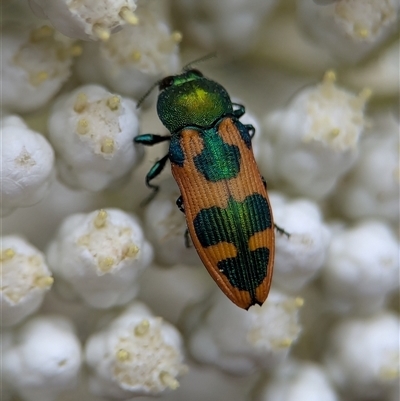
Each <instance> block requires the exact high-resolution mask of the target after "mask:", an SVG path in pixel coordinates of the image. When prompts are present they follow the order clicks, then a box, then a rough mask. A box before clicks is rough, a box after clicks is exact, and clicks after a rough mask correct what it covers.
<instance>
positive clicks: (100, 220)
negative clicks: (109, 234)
mask: <svg viewBox="0 0 400 401" xmlns="http://www.w3.org/2000/svg"><path fill="white" fill-rule="evenodd" d="M107 217H108V214H107V212H106V211H105V210H104V209H101V210H99V213H97V216H96V217H95V219H94V221H93V224H94V225H95V227H96V228H103V227H104V226H105V225H106V222H107Z"/></svg>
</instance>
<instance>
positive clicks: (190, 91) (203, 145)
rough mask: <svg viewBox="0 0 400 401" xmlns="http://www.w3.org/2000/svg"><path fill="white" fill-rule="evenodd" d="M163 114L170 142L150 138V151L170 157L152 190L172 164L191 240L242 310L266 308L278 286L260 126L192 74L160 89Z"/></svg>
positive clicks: (144, 140)
mask: <svg viewBox="0 0 400 401" xmlns="http://www.w3.org/2000/svg"><path fill="white" fill-rule="evenodd" d="M157 84H158V87H159V91H160V93H159V96H158V100H157V113H158V116H159V118H160V120H161V122H162V123H163V125H164V126H165V127H166V128H167V129H168V131H169V132H170V135H167V136H163V135H155V134H143V135H139V136H137V137H136V138H135V139H134V141H135V142H136V143H140V144H143V145H146V146H151V145H155V144H157V143H160V142H164V141H169V142H170V144H169V151H168V153H167V154H166V155H165V156H164V157H162V158H161V159H160V160H159V161H157V162H156V163H155V164H154V165H153V167H152V168H151V169H150V171H149V172H148V174H147V176H146V184H147V186H148V187H150V188H152V189H153V191H154V192H153V194H154V195H155V193H156V192H157V191H158V189H159V187H158V186H157V185H154V184H152V183H151V181H152V180H153V179H154V178H155V177H156V176H157V175H158V174H160V173H161V171H162V170H163V168H164V167H165V165H166V163H167V161H168V160H169V161H170V163H171V170H172V175H173V176H174V178H175V180H176V182H177V184H178V187H179V190H180V193H181V196H180V197H179V198H178V199H177V202H176V203H177V206H178V207H179V209H180V210H181V211H182V212H184V214H185V216H186V222H187V227H188V233H189V234H190V237H191V240H192V242H193V244H194V246H195V248H196V251H197V253H198V254H199V256H200V259H201V260H202V262H203V263H204V265H205V267H206V268H207V270H208V272H209V274H210V275H211V277H212V278H213V279H214V280H215V282H216V283H217V285H218V286H219V287H220V289H221V290H222V291H223V292H224V293H225V294H226V296H227V297H228V298H229V299H230V300H231V301H232V302H234V303H235V304H236V305H237V306H239V307H241V308H243V309H248V308H249V307H250V306H252V305H254V304H258V305H262V304H263V302H264V301H265V300H266V298H267V296H268V292H269V289H270V286H271V280H272V272H273V266H274V254H275V233H274V223H273V217H272V212H271V206H270V202H269V199H268V196H267V191H266V184H265V181H264V179H263V178H262V176H261V174H260V172H259V170H258V167H257V164H256V161H255V159H254V155H253V150H252V144H251V138H252V136H253V135H254V133H255V130H254V127H253V126H252V125H249V124H243V123H241V122H240V117H242V116H243V115H244V113H245V108H244V106H242V105H239V104H236V103H233V102H232V101H231V99H230V97H229V94H228V92H227V91H226V90H225V88H224V87H222V86H221V85H220V84H218V83H217V82H215V81H212V80H210V79H208V78H206V77H204V76H203V74H202V73H201V72H200V71H198V70H196V69H192V68H186V69H184V70H183V72H182V73H181V74H178V75H174V76H169V77H166V78H164V79H162V80H161V81H160V82H158V83H157Z"/></svg>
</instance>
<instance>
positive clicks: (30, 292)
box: [0, 235, 53, 326]
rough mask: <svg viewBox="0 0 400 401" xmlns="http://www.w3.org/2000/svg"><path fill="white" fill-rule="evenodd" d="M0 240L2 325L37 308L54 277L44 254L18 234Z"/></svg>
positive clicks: (18, 320) (21, 317) (13, 321)
mask: <svg viewBox="0 0 400 401" xmlns="http://www.w3.org/2000/svg"><path fill="white" fill-rule="evenodd" d="M0 241H1V258H0V266H1V291H0V302H1V325H2V326H11V325H14V324H16V323H19V322H20V321H21V320H23V319H24V318H26V317H27V316H28V315H30V314H32V313H34V312H36V310H37V309H39V307H40V305H41V303H42V301H43V298H44V295H45V293H46V292H47V291H48V290H49V289H50V287H51V286H52V284H53V278H52V277H51V273H50V271H49V269H48V267H47V265H46V263H45V261H44V257H43V254H42V253H41V252H39V251H38V250H37V249H36V248H35V247H33V246H32V245H30V244H29V243H28V242H27V241H25V240H24V239H23V238H21V237H18V236H13V235H10V236H5V237H1V238H0Z"/></svg>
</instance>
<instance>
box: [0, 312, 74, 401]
mask: <svg viewBox="0 0 400 401" xmlns="http://www.w3.org/2000/svg"><path fill="white" fill-rule="evenodd" d="M11 334H12V336H11V338H12V342H11V344H9V346H8V347H7V348H4V349H3V352H2V371H3V372H2V373H3V375H4V376H3V377H4V380H5V382H6V383H9V384H10V385H11V387H12V388H14V390H15V391H16V392H17V393H18V394H19V395H20V396H21V397H22V398H23V399H24V400H26V401H55V400H56V399H57V397H58V395H59V394H60V393H62V392H63V391H65V390H69V389H72V388H74V387H75V386H76V383H77V378H78V374H79V369H80V366H81V347H80V343H79V340H78V338H77V337H76V335H75V332H74V328H73V326H72V324H71V323H70V322H69V321H68V320H67V319H65V318H64V317H61V316H56V315H50V316H37V317H35V318H32V319H30V320H29V321H27V322H26V323H24V324H23V325H22V326H20V327H19V328H18V329H16V330H15V331H14V332H12V333H11Z"/></svg>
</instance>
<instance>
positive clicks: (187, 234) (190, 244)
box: [185, 229, 192, 248]
mask: <svg viewBox="0 0 400 401" xmlns="http://www.w3.org/2000/svg"><path fill="white" fill-rule="evenodd" d="M185 246H186V248H191V247H192V242H191V241H190V235H189V230H188V229H186V230H185Z"/></svg>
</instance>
